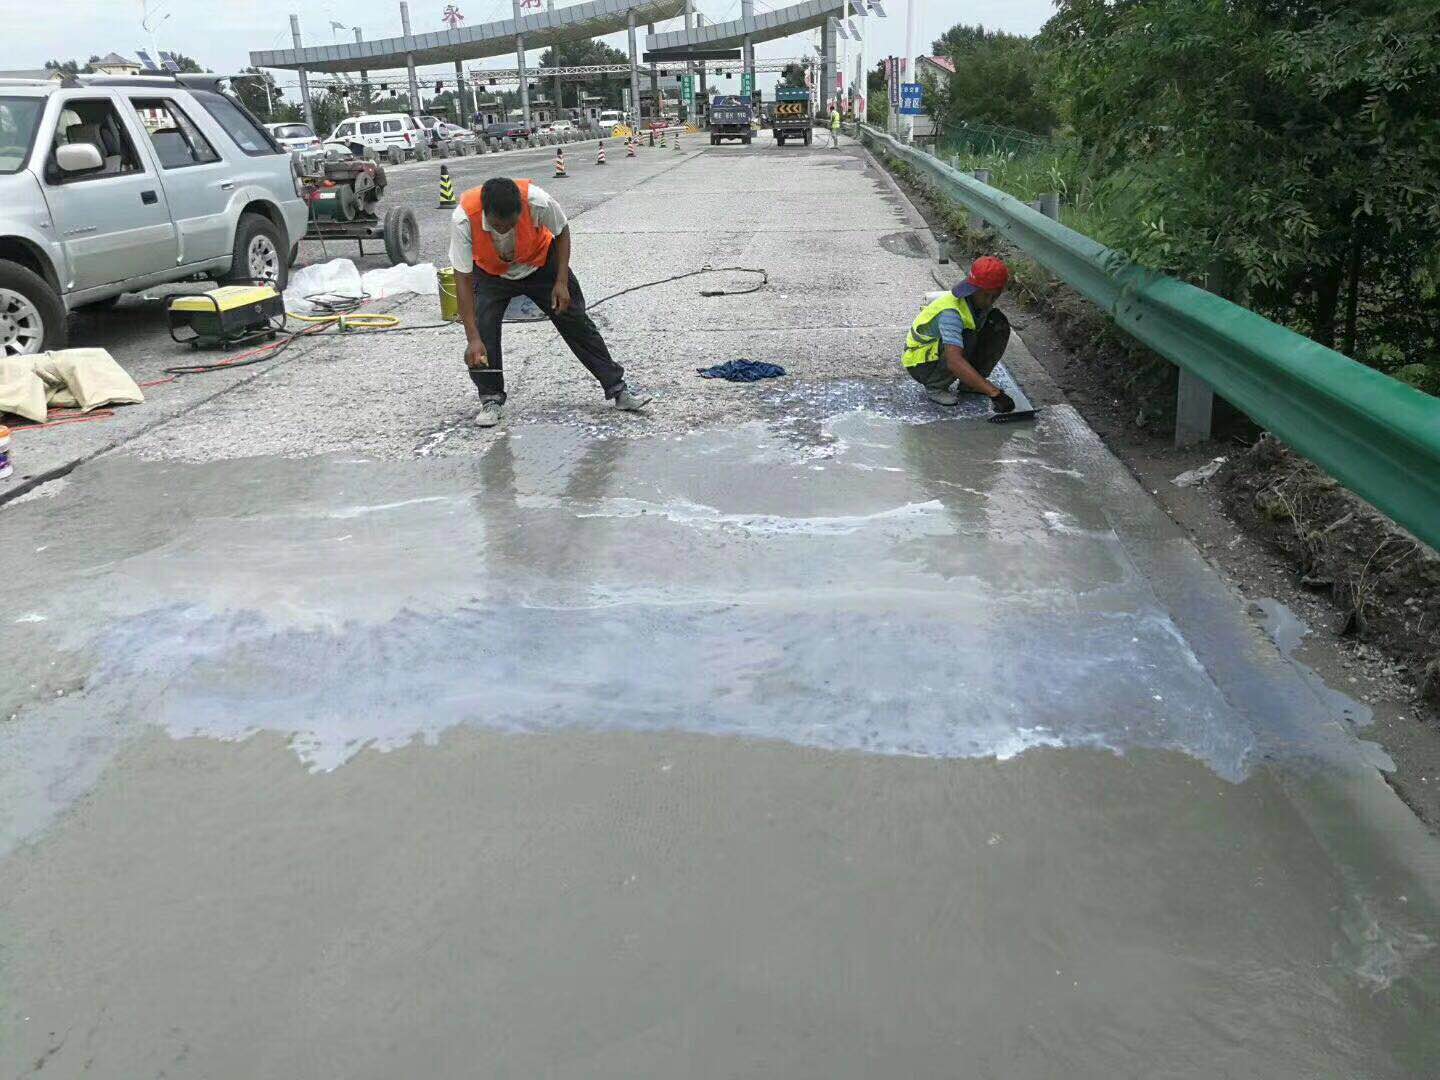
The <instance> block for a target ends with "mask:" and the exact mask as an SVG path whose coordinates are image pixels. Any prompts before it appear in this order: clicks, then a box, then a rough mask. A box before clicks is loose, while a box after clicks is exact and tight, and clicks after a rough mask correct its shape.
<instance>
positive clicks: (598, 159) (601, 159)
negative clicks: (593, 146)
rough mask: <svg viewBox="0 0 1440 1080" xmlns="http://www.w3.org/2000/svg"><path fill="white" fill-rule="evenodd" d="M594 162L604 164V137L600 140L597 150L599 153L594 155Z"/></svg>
mask: <svg viewBox="0 0 1440 1080" xmlns="http://www.w3.org/2000/svg"><path fill="white" fill-rule="evenodd" d="M595 164H596V165H604V164H605V140H604V139H601V140H600V152H599V154H597V155H596V157H595Z"/></svg>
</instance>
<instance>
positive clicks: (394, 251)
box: [385, 206, 420, 266]
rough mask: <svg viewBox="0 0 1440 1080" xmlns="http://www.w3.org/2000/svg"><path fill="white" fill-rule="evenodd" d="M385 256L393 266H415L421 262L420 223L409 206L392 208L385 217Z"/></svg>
mask: <svg viewBox="0 0 1440 1080" xmlns="http://www.w3.org/2000/svg"><path fill="white" fill-rule="evenodd" d="M385 254H386V255H388V256H389V257H390V262H391V263H392V264H393V265H399V264H400V263H404V264H405V265H406V266H414V265H415V264H416V263H417V262H419V261H420V223H419V222H418V221H416V220H415V211H414V210H411V209H410V208H409V207H407V206H395V207H391V209H390V212H389V213H388V214H386V215H385Z"/></svg>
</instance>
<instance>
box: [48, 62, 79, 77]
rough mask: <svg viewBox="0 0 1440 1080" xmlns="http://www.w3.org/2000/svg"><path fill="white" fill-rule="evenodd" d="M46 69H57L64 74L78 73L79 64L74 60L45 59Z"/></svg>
mask: <svg viewBox="0 0 1440 1080" xmlns="http://www.w3.org/2000/svg"><path fill="white" fill-rule="evenodd" d="M45 70H46V71H58V72H61V73H62V74H65V75H79V74H80V70H81V69H80V64H79V63H78V62H77V61H75V60H46V61H45Z"/></svg>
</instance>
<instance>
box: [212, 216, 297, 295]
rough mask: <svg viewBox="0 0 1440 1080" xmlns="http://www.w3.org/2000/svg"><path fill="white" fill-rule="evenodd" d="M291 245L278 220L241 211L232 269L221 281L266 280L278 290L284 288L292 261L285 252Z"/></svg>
mask: <svg viewBox="0 0 1440 1080" xmlns="http://www.w3.org/2000/svg"><path fill="white" fill-rule="evenodd" d="M289 251H290V245H288V244H287V243H286V242H285V237H284V236H282V235H281V233H280V230H279V229H278V228H277V227H276V225H275V223H274V222H273V221H271V220H270V219H269V218H267V217H261V216H260V215H259V214H241V215H240V224H239V225H238V226H237V227H236V229H235V250H234V253H233V254H232V255H231V257H230V272H229V273H228V274H226V275H225V276H224V277H223V278H221V279H220V282H221V284H222V285H243V284H245V283H247V282H250V281H266V282H269V283H270V284H271V285H273V286H275V291H276V292H284V291H285V283H286V282H287V281H289V280H290V263H289V261H288V260H287V259H286V255H287V254H288V253H289Z"/></svg>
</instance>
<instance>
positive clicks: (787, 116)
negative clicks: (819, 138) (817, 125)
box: [773, 86, 814, 146]
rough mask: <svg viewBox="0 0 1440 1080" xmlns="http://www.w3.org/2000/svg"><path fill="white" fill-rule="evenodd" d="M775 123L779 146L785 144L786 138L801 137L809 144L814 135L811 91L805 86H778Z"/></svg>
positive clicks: (776, 89) (776, 90)
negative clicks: (811, 115)
mask: <svg viewBox="0 0 1440 1080" xmlns="http://www.w3.org/2000/svg"><path fill="white" fill-rule="evenodd" d="M773 124H774V131H775V143H776V145H777V146H784V145H785V140H786V139H800V140H802V141H803V142H804V143H805V145H806V146H809V145H810V140H811V139H812V138H813V137H814V127H813V123H812V121H811V118H810V91H809V90H808V89H806V88H805V87H803V86H777V87H776V88H775V119H774V121H773Z"/></svg>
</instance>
